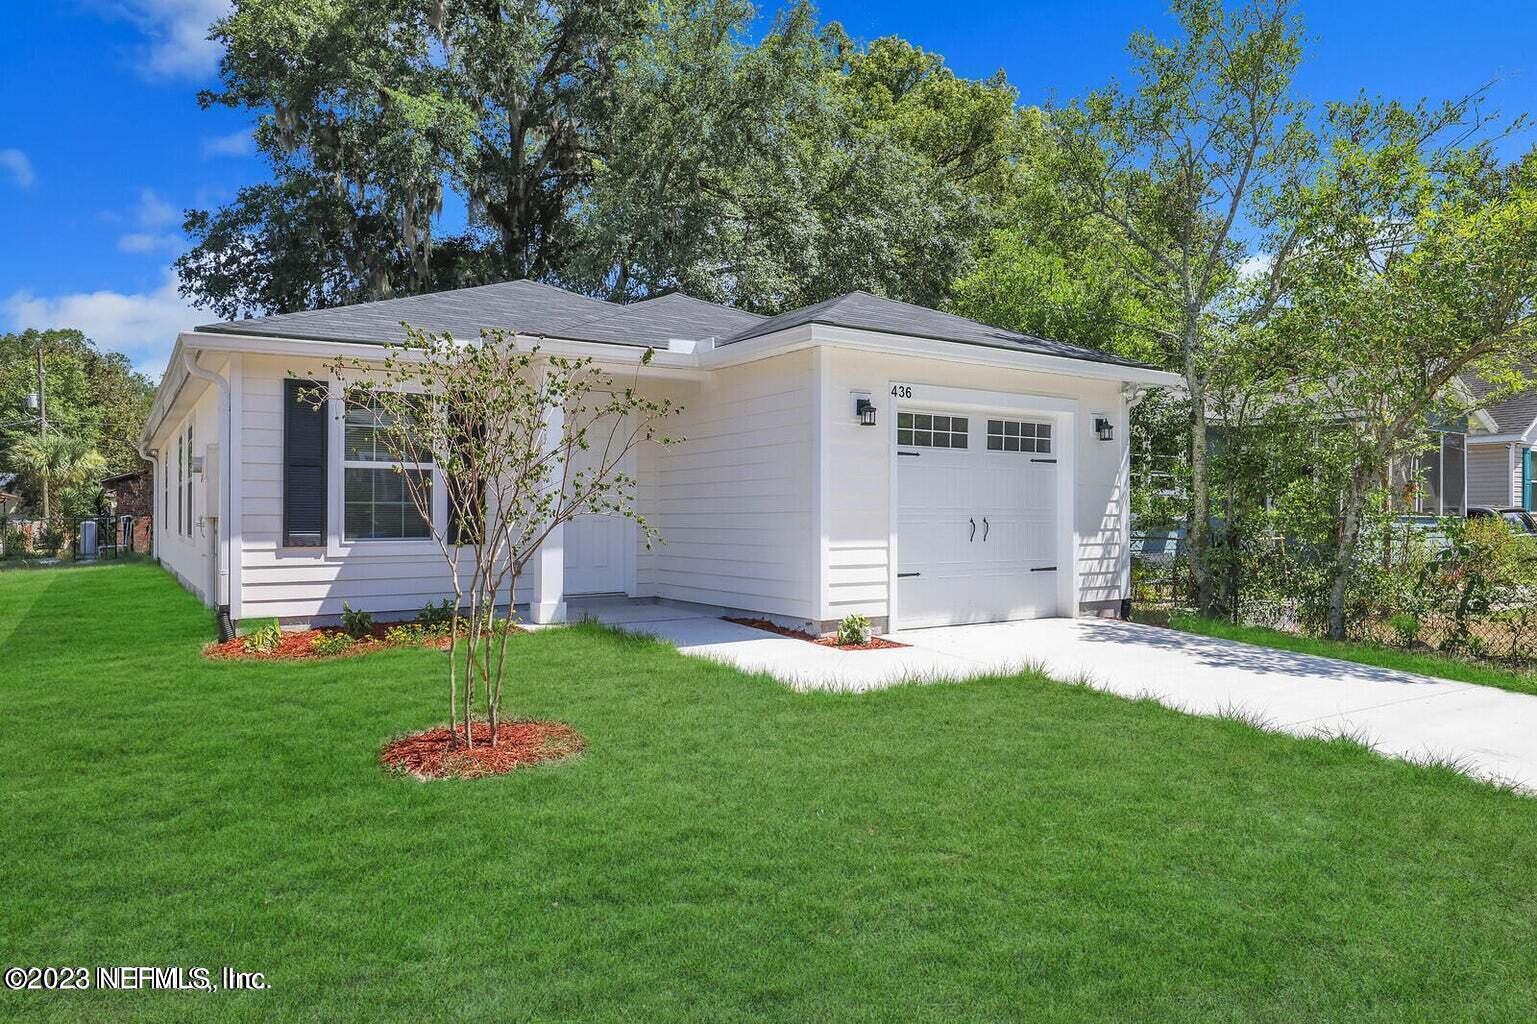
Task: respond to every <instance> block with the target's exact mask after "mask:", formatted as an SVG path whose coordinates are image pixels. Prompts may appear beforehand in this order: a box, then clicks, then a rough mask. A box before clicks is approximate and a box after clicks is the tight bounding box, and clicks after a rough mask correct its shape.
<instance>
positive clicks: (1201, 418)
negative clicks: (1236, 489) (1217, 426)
mask: <svg viewBox="0 0 1537 1024" xmlns="http://www.w3.org/2000/svg"><path fill="white" fill-rule="evenodd" d="M1205 384H1206V382H1205V380H1203V379H1202V377H1201V372H1200V368H1199V367H1198V366H1197V364H1196V354H1195V343H1194V339H1193V338H1187V340H1186V344H1185V387H1186V390H1187V391H1188V393H1189V395H1190V536H1189V539H1188V547H1189V555H1190V579H1191V582H1192V583H1193V584H1194V586H1195V601H1196V608H1197V609H1198V610H1199V611H1200V613H1201V614H1202V615H1213V614H1215V613H1216V604H1217V602H1216V593H1215V587H1214V586H1213V580H1212V573H1211V565H1210V557H1211V487H1210V484H1209V482H1208V481H1207V477H1206V469H1207V466H1206V387H1205Z"/></svg>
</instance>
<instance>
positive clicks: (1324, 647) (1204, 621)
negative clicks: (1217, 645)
mask: <svg viewBox="0 0 1537 1024" xmlns="http://www.w3.org/2000/svg"><path fill="white" fill-rule="evenodd" d="M1168 625H1170V626H1172V627H1173V628H1175V629H1179V630H1184V631H1185V632H1187V633H1200V634H1201V635H1203V636H1215V637H1221V638H1222V639H1225V640H1241V641H1243V642H1244V643H1247V644H1258V645H1259V646H1261V647H1275V648H1278V649H1280V650H1283V651H1297V652H1298V653H1301V654H1317V655H1320V656H1322V657H1325V658H1338V659H1339V660H1341V661H1354V662H1357V663H1359V664H1362V665H1376V666H1377V667H1379V668H1390V669H1395V670H1397V671H1399V672H1413V673H1415V674H1416V675H1422V676H1435V677H1436V678H1438V679H1455V680H1457V681H1459V682H1464V683H1478V684H1479V685H1481V686H1494V687H1498V688H1499V689H1501V690H1512V691H1514V692H1516V693H1537V673H1533V672H1517V671H1514V670H1512V669H1506V668H1500V667H1498V666H1495V665H1487V664H1481V663H1479V662H1474V661H1466V660H1464V659H1462V658H1453V657H1449V656H1448V655H1444V654H1435V653H1432V652H1417V651H1398V650H1394V649H1392V648H1391V647H1377V646H1374V645H1372V644H1354V643H1342V642H1339V641H1336V640H1323V639H1319V638H1318V637H1311V636H1299V635H1298V634H1296V633H1288V632H1286V631H1284V630H1280V629H1266V628H1265V627H1263V626H1235V625H1233V624H1232V623H1231V622H1223V621H1222V620H1220V619H1209V618H1204V617H1202V616H1199V615H1192V614H1190V613H1188V612H1175V613H1174V614H1173V615H1170V616H1169V621H1168Z"/></svg>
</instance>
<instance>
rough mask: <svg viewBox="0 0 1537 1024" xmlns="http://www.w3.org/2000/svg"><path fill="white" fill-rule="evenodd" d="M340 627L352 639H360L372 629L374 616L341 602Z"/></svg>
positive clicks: (371, 631)
mask: <svg viewBox="0 0 1537 1024" xmlns="http://www.w3.org/2000/svg"><path fill="white" fill-rule="evenodd" d="M342 629H343V630H344V631H345V632H346V633H347V635H348V636H350V637H352V639H354V640H361V639H363V638H364V637H365V636H369V635H371V634H372V633H373V631H374V617H373V616H372V615H370V614H368V613H367V612H364V611H359V610H358V609H356V608H354V607H352V605H350V604H348V603H347V602H345V601H343V602H342Z"/></svg>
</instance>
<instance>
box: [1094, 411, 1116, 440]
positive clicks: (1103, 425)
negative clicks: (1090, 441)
mask: <svg viewBox="0 0 1537 1024" xmlns="http://www.w3.org/2000/svg"><path fill="white" fill-rule="evenodd" d="M1094 436H1095V437H1097V438H1099V439H1100V440H1101V441H1114V440H1115V424H1114V423H1111V422H1110V417H1109V416H1096V417H1094Z"/></svg>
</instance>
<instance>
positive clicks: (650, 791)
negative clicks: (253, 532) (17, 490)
mask: <svg viewBox="0 0 1537 1024" xmlns="http://www.w3.org/2000/svg"><path fill="white" fill-rule="evenodd" d="M211 626H212V622H211V618H210V615H209V614H208V613H207V612H206V611H205V610H204V609H202V608H200V607H199V606H198V605H197V603H196V602H195V601H194V600H193V599H192V598H190V597H188V596H187V595H185V594H184V593H182V592H181V591H180V590H179V589H177V588H176V587H175V586H174V584H172V583H171V582H170V581H169V580H168V579H167V578H166V577H165V576H164V575H162V574H161V573H160V571H159V570H158V569H155V568H154V567H151V566H148V565H144V564H138V565H118V566H111V567H102V568H78V569H60V570H52V571H29V572H16V573H0V701H3V704H0V707H3V717H0V721H3V723H4V727H3V729H0V744H3V750H0V757H3V760H0V766H3V767H0V807H3V808H4V814H5V819H4V820H5V853H4V857H3V858H0V865H3V867H0V884H3V887H4V888H3V891H4V903H3V908H4V909H3V913H0V946H3V949H4V961H5V964H6V965H7V966H9V965H12V964H40V965H70V964H86V965H96V964H134V965H140V964H143V965H168V964H180V965H183V966H188V967H191V966H206V967H219V966H222V965H226V964H228V965H232V966H234V967H236V968H238V969H243V970H257V971H263V972H265V974H266V976H267V978H268V981H269V983H270V985H271V988H270V989H269V990H267V991H265V992H238V993H231V992H221V993H215V994H200V993H189V992H110V993H109V992H94V991H93V992H88V993H62V992H58V993H28V992H0V1019H12V1020H23V1019H24V1020H29V1021H47V1020H91V1021H100V1020H114V1021H122V1020H134V1021H147V1020H164V1021H195V1020H203V1019H207V1020H221V1021H222V1020H244V1021H285V1020H303V1021H328V1022H329V1021H347V1020H359V1021H408V1020H409V1021H437V1020H473V1021H482V1022H503V1021H521V1020H541V1021H589V1020H598V1021H619V1020H626V1021H641V1022H671V1021H747V1020H755V1021H756V1020H771V1021H787V1022H797V1024H799V1022H806V1021H863V1020H893V1021H896V1020H903V1021H906V1020H922V1021H967V1022H971V1021H993V1020H998V1021H1003V1020H1025V1021H1032V1022H1036V1021H1095V1022H1099V1021H1139V1022H1140V1021H1179V1022H1188V1021H1224V1022H1231V1021H1306V1022H1310V1024H1311V1022H1319V1021H1350V1022H1358V1021H1384V1022H1386V1021H1392V1022H1403V1021H1427V1022H1428V1021H1435V1022H1445V1021H1475V1020H1476V1021H1525V1020H1532V1019H1534V1018H1537V966H1534V960H1533V946H1532V941H1533V936H1534V934H1537V801H1533V800H1530V799H1527V798H1523V797H1519V796H1515V795H1512V794H1510V793H1507V792H1501V791H1499V790H1497V789H1494V788H1492V787H1489V786H1485V785H1481V784H1478V783H1474V782H1471V781H1469V780H1467V779H1464V778H1462V777H1460V776H1458V775H1456V774H1454V773H1452V772H1450V771H1447V770H1441V769H1426V768H1416V767H1413V766H1410V765H1407V764H1403V763H1400V762H1396V761H1390V760H1385V759H1381V758H1378V757H1376V756H1374V755H1372V754H1370V753H1369V752H1367V751H1364V750H1362V749H1360V748H1359V747H1357V746H1354V745H1352V744H1350V743H1348V742H1343V741H1334V742H1322V741H1303V740H1296V739H1291V738H1288V737H1284V736H1276V735H1270V734H1265V733H1260V732H1256V731H1254V730H1253V729H1251V728H1249V727H1248V726H1246V725H1244V724H1242V723H1239V722H1234V721H1222V720H1211V719H1200V718H1191V717H1185V716H1182V715H1180V714H1177V713H1175V712H1173V711H1169V710H1167V709H1164V708H1162V707H1160V706H1158V705H1156V704H1153V703H1150V702H1131V701H1126V700H1122V699H1119V698H1116V697H1112V696H1108V695H1105V694H1101V693H1098V692H1095V691H1092V690H1089V689H1086V688H1081V687H1073V686H1064V685H1059V684H1055V683H1051V682H1048V681H1045V680H1042V679H1039V678H1034V677H1020V678H1012V679H996V680H984V681H979V682H973V683H966V684H952V685H932V686H926V687H918V686H914V687H904V688H899V689H896V690H893V691H888V692H884V693H879V694H872V695H864V696H859V695H813V696H806V695H796V694H793V693H791V692H789V691H787V690H785V689H783V688H782V687H780V686H777V685H775V684H774V683H772V682H770V681H768V680H766V679H762V678H753V677H748V676H744V675H742V674H740V673H738V672H735V671H733V670H730V669H727V668H723V667H718V666H715V665H712V664H709V663H707V662H703V661H699V660H695V659H689V658H684V657H682V656H680V655H678V654H677V653H676V652H674V651H672V650H671V649H669V648H667V647H664V646H660V645H657V644H654V643H651V642H646V641H641V640H636V639H629V638H625V637H621V636H617V635H614V634H610V633H607V632H604V631H601V630H598V629H596V628H580V629H573V630H562V631H553V632H541V633H537V634H530V635H527V636H522V637H519V638H517V640H516V641H515V644H516V647H515V651H516V654H515V657H516V664H515V666H514V671H515V672H516V674H517V677H518V683H517V685H516V686H515V687H513V689H512V695H511V701H510V706H509V709H508V710H509V712H512V713H518V714H526V715H537V716H551V717H557V718H561V719H564V720H566V721H569V722H571V723H572V724H574V725H575V726H577V727H578V728H579V729H581V730H582V731H583V732H584V733H585V734H586V735H587V737H588V738H589V740H590V741H591V747H590V749H589V751H588V752H587V753H586V754H585V755H583V756H582V757H580V758H579V759H577V760H575V761H572V762H568V763H566V764H562V765H558V766H546V767H543V768H538V769H533V770H525V771H523V772H521V773H517V774H514V775H511V776H507V777H503V778H498V779H490V780H482V781H479V782H473V783H434V784H425V785H424V784H421V783H418V782H414V781H410V780H406V779H400V778H392V777H388V776H386V775H385V774H384V773H383V772H382V771H381V770H380V769H379V768H378V766H377V764H376V763H375V754H376V751H377V749H378V747H379V744H380V742H381V741H382V740H383V739H385V738H386V737H387V736H389V735H391V734H393V733H396V732H398V731H402V730H407V729H412V728H416V727H420V726H425V725H428V724H432V723H434V722H436V721H438V720H440V719H441V718H442V716H443V713H442V708H441V707H440V706H439V702H440V699H441V694H442V691H443V686H442V685H441V684H440V682H439V676H438V674H437V673H438V671H439V670H440V667H441V658H442V655H440V654H436V653H433V652H429V651H420V650H400V651H389V652H385V653H380V654H372V655H368V656H365V657H360V658H352V659H343V660H338V661H334V662H321V663H307V664H273V663H265V664H263V663H246V664H240V663H235V664H213V663H208V662H205V661H203V660H202V659H200V657H199V655H198V648H199V646H200V645H201V644H202V643H204V642H205V641H206V640H207V639H208V638H209V634H210V631H211ZM858 656H859V655H851V657H858Z"/></svg>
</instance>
